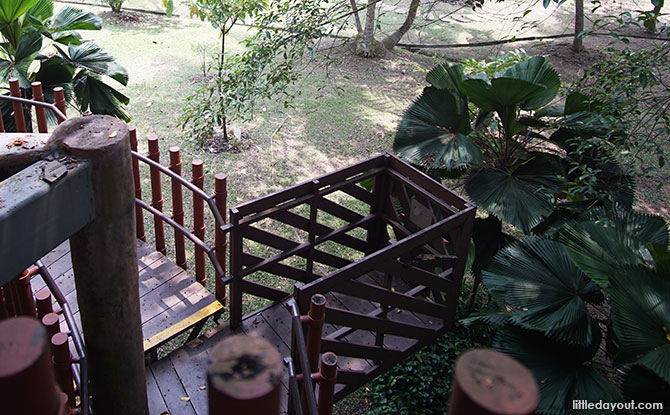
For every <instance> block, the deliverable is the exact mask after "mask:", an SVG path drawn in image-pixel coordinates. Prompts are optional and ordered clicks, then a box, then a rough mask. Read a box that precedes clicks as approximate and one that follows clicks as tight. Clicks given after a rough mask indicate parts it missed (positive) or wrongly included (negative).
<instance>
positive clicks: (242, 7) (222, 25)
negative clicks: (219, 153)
mask: <svg viewBox="0 0 670 415" xmlns="http://www.w3.org/2000/svg"><path fill="white" fill-rule="evenodd" d="M265 5H266V1H265V0H193V1H191V2H190V6H191V16H198V17H200V19H201V20H203V21H204V20H207V21H209V22H210V23H211V24H212V26H214V28H216V29H218V30H219V35H220V37H221V49H220V52H219V56H218V65H217V68H218V69H217V74H216V76H217V79H216V81H215V82H216V83H217V88H216V93H217V97H216V99H217V100H218V101H219V106H220V107H221V108H224V107H225V106H224V105H222V103H223V101H225V95H224V94H225V93H226V92H225V91H224V90H223V88H222V84H221V80H222V77H223V68H224V62H225V59H226V58H225V53H226V35H227V34H228V32H230V30H231V29H232V28H233V26H234V25H235V23H237V22H238V21H243V20H244V19H245V18H246V17H252V16H254V15H255V14H257V13H258V12H259V10H261V9H262V8H263V7H265ZM215 122H216V124H217V125H218V126H219V127H221V128H222V129H223V139H224V141H228V131H227V125H226V124H227V122H226V114H225V111H222V113H221V114H220V117H216V119H215Z"/></svg>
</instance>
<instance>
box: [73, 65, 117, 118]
mask: <svg viewBox="0 0 670 415" xmlns="http://www.w3.org/2000/svg"><path fill="white" fill-rule="evenodd" d="M73 86H74V88H73V89H74V93H75V96H76V98H77V103H78V105H79V110H80V111H81V112H85V111H91V112H92V113H93V114H107V115H112V116H114V117H117V118H120V119H122V120H124V121H126V122H128V121H130V114H128V112H127V111H126V109H125V108H124V107H123V105H122V104H127V103H128V102H129V101H130V100H129V98H128V97H127V96H125V95H123V94H122V93H121V92H119V91H117V90H116V89H114V88H112V87H111V86H109V85H107V84H106V83H104V82H103V81H101V80H100V79H98V78H97V77H96V76H95V75H94V74H91V73H87V72H86V71H81V72H80V73H79V74H77V76H76V77H75V81H74V84H73Z"/></svg>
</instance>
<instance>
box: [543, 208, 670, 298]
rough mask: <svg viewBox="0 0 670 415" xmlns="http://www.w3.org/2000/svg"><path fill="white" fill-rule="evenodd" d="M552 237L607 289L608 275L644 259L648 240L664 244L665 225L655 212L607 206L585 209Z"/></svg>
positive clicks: (665, 240) (666, 232) (666, 230)
mask: <svg viewBox="0 0 670 415" xmlns="http://www.w3.org/2000/svg"><path fill="white" fill-rule="evenodd" d="M555 239H556V240H557V241H558V242H560V243H561V244H563V246H565V248H566V250H567V252H568V254H569V255H570V257H571V258H572V260H573V261H575V263H576V264H577V265H578V266H579V268H580V269H582V270H583V271H584V272H586V273H587V274H588V275H589V276H590V277H591V278H592V279H593V281H594V282H596V283H597V284H598V285H599V286H600V287H601V288H603V289H607V288H608V287H609V279H610V276H611V275H612V274H614V273H616V272H617V270H619V269H620V268H621V267H623V266H626V265H637V264H643V263H644V262H645V261H644V256H643V255H644V251H646V246H647V245H648V244H650V243H658V244H662V245H664V246H665V245H667V243H668V229H667V226H666V224H665V221H664V220H663V219H662V218H660V217H658V216H651V215H644V214H641V213H638V212H635V211H633V210H630V209H624V208H621V207H616V206H610V207H607V208H596V209H592V210H590V211H587V212H586V213H585V214H583V215H581V216H580V217H579V218H578V219H577V220H576V221H574V222H571V223H567V224H565V225H563V226H562V227H561V228H560V229H559V230H558V231H557V232H556V234H555Z"/></svg>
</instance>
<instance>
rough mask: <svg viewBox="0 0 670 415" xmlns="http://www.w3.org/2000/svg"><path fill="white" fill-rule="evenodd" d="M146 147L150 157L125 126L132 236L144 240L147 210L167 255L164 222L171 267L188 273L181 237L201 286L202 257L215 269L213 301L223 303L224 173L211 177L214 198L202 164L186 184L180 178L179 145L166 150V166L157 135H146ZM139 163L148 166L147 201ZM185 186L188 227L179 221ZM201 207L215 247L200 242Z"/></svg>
mask: <svg viewBox="0 0 670 415" xmlns="http://www.w3.org/2000/svg"><path fill="white" fill-rule="evenodd" d="M147 145H148V149H149V152H148V153H149V154H148V157H147V156H143V155H141V154H139V153H138V152H137V132H136V129H135V128H134V127H130V146H131V149H132V156H133V177H134V181H135V197H136V208H135V220H136V226H137V238H138V239H140V240H143V241H146V240H147V236H146V230H145V224H144V213H143V210H146V211H148V212H149V213H150V214H151V215H152V216H153V230H154V240H155V246H156V250H157V251H158V252H160V253H162V254H163V255H166V254H167V243H166V238H165V226H164V224H165V223H167V224H168V225H169V226H171V227H172V228H173V229H174V252H175V263H176V264H177V265H178V266H179V267H181V268H182V269H187V267H188V266H187V261H186V247H185V239H189V240H190V241H192V242H193V244H194V268H195V278H196V280H197V281H198V282H200V283H201V284H202V285H203V286H205V287H206V286H207V275H206V266H205V264H206V261H205V256H207V257H208V258H209V260H210V262H211V264H212V266H213V268H214V273H215V291H216V298H217V299H218V300H219V301H220V302H222V303H224V304H225V301H226V287H225V285H224V282H223V279H222V277H223V275H224V269H225V266H226V248H227V243H226V237H225V234H224V232H223V231H222V226H224V225H225V221H226V216H225V215H226V203H227V188H226V175H224V174H217V175H215V177H214V179H215V184H214V189H215V192H214V195H213V196H210V195H208V194H207V193H206V192H205V191H204V190H203V188H204V171H203V162H202V160H198V159H196V160H193V161H192V163H191V168H192V170H191V171H192V178H191V180H190V181H189V180H187V179H186V178H184V177H183V176H182V164H181V157H180V149H179V147H171V148H170V165H169V168H167V167H165V166H163V165H162V164H160V150H159V147H158V138H157V137H148V138H147ZM140 162H141V163H144V164H146V165H148V166H149V170H150V185H151V203H147V202H145V201H143V200H142V180H141V175H140ZM164 176H167V177H169V179H170V191H171V199H172V215H167V214H165V213H164V212H165V209H164V206H163V204H164V202H163V190H162V177H164ZM184 188H185V189H186V190H187V191H189V192H191V193H192V196H193V204H192V211H191V214H192V217H193V227H192V228H190V229H189V228H187V227H186V225H185V223H184V219H185V212H184V202H183V200H184V199H183V190H184ZM205 204H206V205H207V206H208V208H209V211H210V212H211V215H212V217H213V219H214V234H215V241H214V246H210V245H208V244H207V243H206V241H205Z"/></svg>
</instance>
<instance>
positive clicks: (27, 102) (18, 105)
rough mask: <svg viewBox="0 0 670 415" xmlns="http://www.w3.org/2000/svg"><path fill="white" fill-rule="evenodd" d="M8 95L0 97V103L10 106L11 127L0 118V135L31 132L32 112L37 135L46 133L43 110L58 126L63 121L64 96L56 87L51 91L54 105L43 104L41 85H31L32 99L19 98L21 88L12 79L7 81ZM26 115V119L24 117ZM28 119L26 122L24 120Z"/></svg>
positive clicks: (35, 83) (36, 83)
mask: <svg viewBox="0 0 670 415" xmlns="http://www.w3.org/2000/svg"><path fill="white" fill-rule="evenodd" d="M9 91H10V95H0V101H8V102H11V104H12V112H13V118H12V119H11V120H12V121H13V123H12V125H7V128H5V123H4V120H3V117H2V116H0V133H4V132H5V131H6V130H7V131H13V132H19V133H25V132H32V131H33V126H32V123H31V122H27V121H30V120H31V119H32V116H31V114H32V111H34V112H35V119H36V121H37V131H38V132H39V133H48V132H49V130H48V127H47V114H46V111H45V110H50V111H51V112H52V113H53V115H54V116H55V117H56V120H57V121H58V123H59V124H60V123H61V122H63V121H65V119H66V116H65V94H64V92H63V88H61V87H56V88H54V89H53V94H54V104H50V103H47V102H44V93H43V92H42V83H41V82H33V83H32V84H31V92H32V99H25V98H23V97H22V96H21V88H20V86H19V80H18V79H16V78H12V79H10V80H9ZM26 115H28V117H26ZM26 118H28V120H26Z"/></svg>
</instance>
